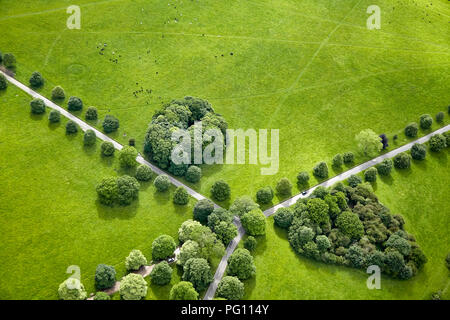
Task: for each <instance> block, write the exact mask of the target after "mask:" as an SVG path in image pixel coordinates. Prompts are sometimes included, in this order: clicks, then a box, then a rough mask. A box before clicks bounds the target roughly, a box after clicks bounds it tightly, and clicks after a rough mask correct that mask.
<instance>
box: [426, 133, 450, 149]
mask: <svg viewBox="0 0 450 320" xmlns="http://www.w3.org/2000/svg"><path fill="white" fill-rule="evenodd" d="M429 144H430V150H431V151H433V152H440V151H441V150H442V149H444V148H445V147H447V139H446V138H445V137H444V136H443V135H442V134H439V133H438V134H435V135H433V136H432V137H431V138H430V141H429Z"/></svg>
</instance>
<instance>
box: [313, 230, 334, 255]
mask: <svg viewBox="0 0 450 320" xmlns="http://www.w3.org/2000/svg"><path fill="white" fill-rule="evenodd" d="M316 243H317V249H318V250H319V251H320V252H325V251H327V250H328V249H329V248H330V247H331V242H330V240H329V239H328V238H327V236H325V235H323V234H322V235H319V236H317V237H316Z"/></svg>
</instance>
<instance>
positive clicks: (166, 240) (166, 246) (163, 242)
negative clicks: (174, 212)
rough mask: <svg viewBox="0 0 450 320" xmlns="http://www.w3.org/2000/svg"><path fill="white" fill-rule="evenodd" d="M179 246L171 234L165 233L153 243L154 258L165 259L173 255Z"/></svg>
mask: <svg viewBox="0 0 450 320" xmlns="http://www.w3.org/2000/svg"><path fill="white" fill-rule="evenodd" d="M176 247H177V245H176V243H175V240H173V238H172V237H171V236H168V235H166V234H163V235H161V236H159V237H158V238H156V239H155V240H154V241H153V243H152V259H153V260H154V261H155V260H164V259H166V258H168V257H170V256H172V255H173V252H174V251H175V248H176Z"/></svg>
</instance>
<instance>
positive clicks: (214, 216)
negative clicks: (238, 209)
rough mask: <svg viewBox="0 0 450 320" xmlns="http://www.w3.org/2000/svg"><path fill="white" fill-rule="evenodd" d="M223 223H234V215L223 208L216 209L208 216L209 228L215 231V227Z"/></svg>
mask: <svg viewBox="0 0 450 320" xmlns="http://www.w3.org/2000/svg"><path fill="white" fill-rule="evenodd" d="M222 221H223V222H227V223H231V222H233V216H232V214H231V213H230V212H229V211H227V210H225V209H223V208H215V209H214V210H213V212H212V213H211V214H210V215H209V216H208V227H209V228H210V229H211V230H212V231H214V228H215V226H216V225H217V224H219V223H220V222H222Z"/></svg>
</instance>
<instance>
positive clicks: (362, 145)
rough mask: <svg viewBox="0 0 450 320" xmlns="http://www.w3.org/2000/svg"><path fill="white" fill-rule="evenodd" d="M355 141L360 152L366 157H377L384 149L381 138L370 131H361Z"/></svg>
mask: <svg viewBox="0 0 450 320" xmlns="http://www.w3.org/2000/svg"><path fill="white" fill-rule="evenodd" d="M355 139H356V141H357V143H358V149H359V151H360V152H361V153H362V154H363V155H364V156H366V157H374V156H376V155H377V154H378V153H379V152H380V151H381V149H382V148H383V144H382V143H381V139H380V137H379V136H378V135H377V134H376V133H375V132H373V131H372V130H370V129H366V130H363V131H361V132H360V133H358V134H357V135H356V137H355Z"/></svg>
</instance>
